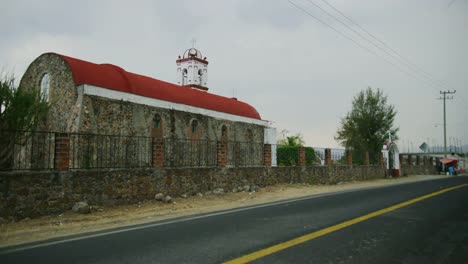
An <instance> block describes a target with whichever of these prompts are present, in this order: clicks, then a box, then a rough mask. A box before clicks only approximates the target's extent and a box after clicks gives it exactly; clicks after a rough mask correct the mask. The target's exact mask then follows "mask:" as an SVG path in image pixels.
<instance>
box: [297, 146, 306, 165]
mask: <svg viewBox="0 0 468 264" xmlns="http://www.w3.org/2000/svg"><path fill="white" fill-rule="evenodd" d="M298 151H299V154H298V156H299V164H298V165H299V166H305V165H306V156H305V148H304V147H299V150H298Z"/></svg>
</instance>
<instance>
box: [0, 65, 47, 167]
mask: <svg viewBox="0 0 468 264" xmlns="http://www.w3.org/2000/svg"><path fill="white" fill-rule="evenodd" d="M48 109H49V105H48V103H47V102H46V100H45V98H43V96H42V95H41V94H40V91H38V90H35V89H30V87H21V88H18V87H16V86H15V78H14V77H13V76H11V75H6V74H1V73H0V169H9V168H11V166H12V162H13V149H14V146H15V144H16V143H18V141H19V140H22V138H24V135H25V134H27V132H26V131H31V130H34V129H36V127H37V125H38V124H39V122H41V121H42V120H43V119H44V118H45V117H46V115H47V111H48Z"/></svg>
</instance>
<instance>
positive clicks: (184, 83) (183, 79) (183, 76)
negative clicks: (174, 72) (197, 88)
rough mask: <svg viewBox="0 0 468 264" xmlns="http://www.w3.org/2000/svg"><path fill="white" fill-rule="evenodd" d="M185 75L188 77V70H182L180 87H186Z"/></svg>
mask: <svg viewBox="0 0 468 264" xmlns="http://www.w3.org/2000/svg"><path fill="white" fill-rule="evenodd" d="M187 75H188V70H187V69H183V70H182V85H186V84H187Z"/></svg>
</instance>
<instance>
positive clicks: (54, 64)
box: [20, 53, 80, 132]
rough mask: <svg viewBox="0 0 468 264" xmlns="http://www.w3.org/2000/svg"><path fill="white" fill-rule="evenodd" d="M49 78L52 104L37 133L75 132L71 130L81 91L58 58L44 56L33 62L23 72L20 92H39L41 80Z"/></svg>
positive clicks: (52, 55) (64, 64)
mask: <svg viewBox="0 0 468 264" xmlns="http://www.w3.org/2000/svg"><path fill="white" fill-rule="evenodd" d="M45 74H48V75H49V78H50V90H49V98H50V99H49V103H50V105H51V107H50V109H49V113H48V118H47V121H46V123H45V124H41V125H40V127H39V128H38V129H37V130H40V131H54V132H72V131H71V127H72V123H73V122H74V120H75V118H76V116H77V113H78V112H79V107H80V106H79V105H77V98H78V92H77V89H76V86H75V83H74V81H73V74H72V72H71V70H70V68H69V67H68V64H67V62H66V61H64V60H63V59H62V58H61V57H60V56H59V55H57V54H54V53H45V54H43V55H41V56H39V57H38V58H37V59H36V60H34V61H33V62H32V63H31V64H30V65H29V67H28V69H27V70H26V72H25V73H24V75H23V77H22V79H21V82H20V89H34V90H36V91H40V89H41V88H40V87H41V80H42V77H43V76H44V75H45Z"/></svg>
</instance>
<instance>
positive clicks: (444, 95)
mask: <svg viewBox="0 0 468 264" xmlns="http://www.w3.org/2000/svg"><path fill="white" fill-rule="evenodd" d="M456 92H457V90H454V91H450V90H449V91H440V94H441V95H442V97H440V98H439V100H444V158H446V157H447V122H446V121H447V118H446V114H445V101H446V100H450V99H453V96H447V94H454V93H456Z"/></svg>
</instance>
